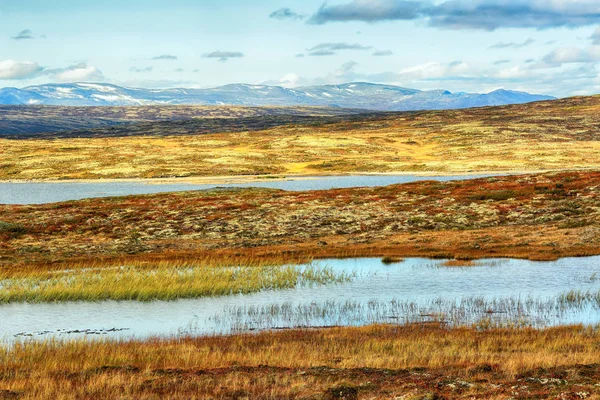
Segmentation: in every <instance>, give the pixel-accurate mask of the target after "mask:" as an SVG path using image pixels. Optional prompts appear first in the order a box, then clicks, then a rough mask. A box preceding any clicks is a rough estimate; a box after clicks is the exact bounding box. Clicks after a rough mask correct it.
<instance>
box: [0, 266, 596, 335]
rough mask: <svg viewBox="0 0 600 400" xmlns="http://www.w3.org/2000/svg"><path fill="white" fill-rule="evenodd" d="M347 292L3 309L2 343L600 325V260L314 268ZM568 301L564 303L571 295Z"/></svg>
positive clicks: (331, 288)
mask: <svg viewBox="0 0 600 400" xmlns="http://www.w3.org/2000/svg"><path fill="white" fill-rule="evenodd" d="M316 263H318V264H322V265H327V266H329V267H331V268H333V269H334V270H336V271H343V272H347V273H354V274H355V276H354V278H353V279H352V280H351V281H350V282H347V283H343V284H335V285H328V286H311V287H307V286H305V287H297V288H295V289H288V290H277V291H263V292H260V293H254V294H249V295H233V296H224V297H215V298H201V299H193V300H178V301H172V302H165V301H155V302H148V303H139V302H114V301H108V302H96V303H93V302H91V303H86V302H73V303H56V304H8V305H2V306H0V321H2V323H1V324H0V338H3V340H4V341H8V342H14V341H15V340H22V339H35V340H44V339H49V338H77V337H88V338H97V337H100V338H138V339H143V338H147V337H152V336H162V337H172V336H176V335H182V334H183V335H192V336H195V335H197V336H201V335H212V334H229V333H237V332H253V331H259V330H265V329H285V328H293V327H322V326H338V325H344V326H348V325H352V326H358V325H367V324H372V323H392V324H403V323H407V322H417V323H430V322H432V321H437V322H440V321H441V322H443V323H446V324H450V325H462V324H474V323H477V324H480V325H483V326H486V325H487V326H489V325H490V324H491V325H494V324H496V325H502V326H505V325H515V324H517V325H527V326H537V327H541V326H552V325H563V324H580V323H581V324H588V325H595V324H599V323H600V296H598V293H599V292H600V257H585V258H565V259H561V260H558V261H554V262H533V261H527V260H513V259H490V260H481V261H476V262H475V263H474V265H473V266H469V267H448V266H445V260H429V259H421V258H411V259H406V260H404V261H403V262H400V263H396V264H390V265H386V264H383V263H382V262H381V260H380V259H376V258H364V259H344V260H340V259H330V260H320V261H316ZM570 291H572V292H571V294H570V295H565V294H566V293H568V292H570Z"/></svg>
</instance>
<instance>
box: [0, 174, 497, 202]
mask: <svg viewBox="0 0 600 400" xmlns="http://www.w3.org/2000/svg"><path fill="white" fill-rule="evenodd" d="M487 176H493V175H444V176H441V175H440V176H418V175H349V176H327V177H302V178H288V179H281V180H280V179H270V180H257V181H252V182H246V183H222V184H194V183H160V181H158V182H159V183H153V182H151V181H108V182H102V181H98V182H1V183H0V204H43V203H56V202H60V201H70V200H81V199H87V198H94V197H113V196H128V195H140V194H153V193H166V192H183V191H188V190H206V189H212V188H215V187H225V188H227V187H262V188H272V189H282V190H292V191H305V190H326V189H334V188H349V187H361V186H370V187H373V186H388V185H393V184H399V183H409V182H416V181H423V180H437V181H450V180H466V179H475V178H483V177H487Z"/></svg>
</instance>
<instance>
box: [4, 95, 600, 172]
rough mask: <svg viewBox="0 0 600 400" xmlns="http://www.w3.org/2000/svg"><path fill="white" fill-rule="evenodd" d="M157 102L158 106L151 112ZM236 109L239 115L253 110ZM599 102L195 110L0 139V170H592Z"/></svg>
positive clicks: (599, 149) (597, 150) (598, 150)
mask: <svg viewBox="0 0 600 400" xmlns="http://www.w3.org/2000/svg"><path fill="white" fill-rule="evenodd" d="M34 110H37V111H36V112H40V110H42V111H43V110H45V108H40V109H38V108H35V109H34ZM130 110H132V109H131V108H123V109H116V111H113V114H115V113H116V114H117V115H119V113H125V114H126V113H128V112H130ZM133 110H134V111H131V112H135V110H136V109H135V108H133ZM141 110H144V108H142V109H138V111H139V112H141ZM161 110H162V109H161V108H160V107H158V108H154V111H153V113H152V117H151V118H157V117H156V115H157V114H161V112H162V111H161ZM166 110H167V111H165V112H166V113H168V110H169V109H168V108H167V109H166ZM226 110H227V109H226ZM241 110H242V111H240V113H242V116H244V117H246V116H247V115H246V114H244V113H245V112H251V115H253V114H252V112H254V111H252V110H249V111H247V110H246V111H244V110H245V109H241ZM316 110H318V109H316ZM221 111H223V110H221ZM599 111H600V97H599V96H595V97H575V98H569V99H564V100H556V101H548V102H538V103H532V104H526V105H513V106H504V107H493V108H477V109H468V110H451V111H427V112H411V113H388V114H377V115H353V116H320V117H314V116H311V117H306V116H297V117H287V116H272V117H266V118H262V117H256V116H254V117H250V118H249V119H244V118H241V119H240V118H231V117H227V118H212V119H211V118H204V119H200V118H195V119H187V120H180V121H172V120H171V121H166V122H159V123H148V122H145V123H142V124H141V125H140V124H132V125H119V126H116V127H111V128H98V129H91V130H89V129H87V130H83V131H81V130H80V131H70V132H69V131H61V132H55V133H50V134H43V135H41V136H39V137H37V138H36V135H33V137H32V138H30V139H28V140H10V139H0V160H1V161H0V179H4V180H9V179H10V180H43V179H98V178H159V177H162V178H164V177H199V176H204V177H206V176H227V175H264V174H269V175H274V174H276V175H277V174H278V175H288V176H289V175H296V174H310V175H328V174H344V173H365V172H411V173H414V172H437V173H464V172H473V171H496V172H510V171H540V170H560V169H563V168H564V167H565V166H568V167H569V169H594V168H599V167H600V166H599V163H598V160H600V141H598V137H597V132H598V128H599V126H600V112H599ZM315 112H317V111H315ZM323 112H329V111H323ZM217 114H219V111H217ZM219 115H220V114H219ZM111 118H112V117H111ZM136 118H137V117H136ZM294 118H296V122H297V123H295V122H294ZM286 119H287V122H286ZM303 119H304V120H303ZM265 121H266V122H265ZM269 121H271V122H269ZM269 124H271V125H269ZM269 126H271V127H270V128H269ZM273 126H274V127H273ZM208 133H210V134H208ZM13 137H16V136H13ZM52 138H54V139H53V140H49V139H52Z"/></svg>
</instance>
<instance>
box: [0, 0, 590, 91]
mask: <svg viewBox="0 0 600 400" xmlns="http://www.w3.org/2000/svg"><path fill="white" fill-rule="evenodd" d="M599 27H600V1H598V0H468V1H467V0H438V1H421V0H410V1H405V0H329V1H328V2H326V3H324V2H323V1H322V0H302V1H298V0H296V1H293V0H269V1H267V0H253V1H248V0H210V1H209V0H169V1H164V0H102V1H89V0H52V1H49V0H0V87H19V88H22V87H27V86H30V85H37V84H43V83H70V82H107V83H113V84H117V85H122V86H132V87H145V88H167V87H193V88H206V87H216V86H220V85H225V84H230V83H249V84H270V85H280V86H285V87H298V86H310V85H321V84H340V83H346V82H354V81H361V82H373V83H382V84H392V85H398V86H404V87H409V88H415V89H421V90H431V89H445V90H450V91H453V92H480V93H481V92H489V91H492V90H495V89H499V88H504V89H510V90H522V91H527V92H530V93H540V94H548V95H554V96H557V97H565V96H572V95H582V94H595V93H600V76H599V74H598V63H600V28H599Z"/></svg>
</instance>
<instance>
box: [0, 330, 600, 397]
mask: <svg viewBox="0 0 600 400" xmlns="http://www.w3.org/2000/svg"><path fill="white" fill-rule="evenodd" d="M598 343H600V331H599V330H598V328H583V327H577V326H574V327H560V328H552V329H543V330H535V329H494V330H485V331H478V330H475V329H468V328H457V329H441V328H436V327H425V328H424V327H421V326H406V327H391V326H370V327H363V328H334V329H328V330H293V331H284V332H276V333H274V332H263V333H260V334H257V335H239V336H223V337H206V338H179V339H172V340H159V339H155V340H148V341H143V342H137V341H132V342H111V341H107V342H102V341H99V342H85V341H73V342H56V341H52V342H47V343H39V342H31V343H24V344H17V345H15V346H14V347H12V348H2V347H0V389H4V390H8V391H10V392H11V393H7V394H8V395H10V394H14V396H13V397H12V398H24V399H71V398H72V399H100V398H102V399H117V398H118V399H144V398H148V399H163V398H169V399H198V398H202V399H233V398H244V397H240V395H239V393H242V392H239V391H240V390H244V391H246V392H247V395H246V396H245V398H252V399H273V398H279V399H294V398H295V399H300V398H307V399H308V398H315V399H322V398H328V397H318V396H314V395H315V394H319V393H322V392H324V391H325V390H327V389H328V388H330V387H333V386H335V385H339V384H340V383H341V382H344V381H346V380H348V383H352V384H353V385H356V386H359V385H362V384H364V383H365V382H368V383H369V386H361V387H363V390H365V391H366V393H364V394H363V395H361V396H360V398H378V399H379V398H381V399H390V398H392V399H393V398H400V395H402V393H415V390H420V391H421V392H417V393H419V394H420V396H418V397H416V396H415V397H413V398H414V399H424V398H435V397H425V393H423V392H426V391H427V390H430V391H431V390H432V389H434V391H436V392H437V391H439V390H446V391H449V392H448V395H447V396H444V398H472V397H474V398H479V399H483V398H488V399H489V398H496V399H506V398H509V397H511V398H553V399H557V398H568V399H576V398H586V397H575V396H570V397H568V396H567V397H564V396H559V395H560V393H561V392H564V391H566V390H568V389H569V388H571V386H568V385H573V386H572V388H573V389H574V391H577V392H581V391H583V390H584V387H582V386H580V385H586V386H587V387H586V389H585V390H587V391H588V392H590V391H592V390H593V391H597V390H598V389H597V387H595V386H594V385H595V384H596V383H597V382H598V380H597V379H598V377H600V374H599V373H598V368H597V364H598V363H600V352H599V351H598ZM585 365H589V366H590V368H588V369H585V368H584V366H585ZM578 366H579V367H578ZM287 368H291V369H290V370H287ZM578 368H579V369H578ZM403 369H408V370H403ZM571 371H572V373H571ZM578 371H582V372H583V374H581V375H580V374H579V373H578ZM458 378H460V380H461V381H466V382H467V383H468V385H467V386H464V387H463V388H462V389H461V391H460V392H459V393H456V392H454V391H452V389H451V388H450V387H449V386H447V385H446V384H447V383H454V382H455V380H457V379H458ZM529 378H531V379H529ZM540 378H541V379H545V381H546V382H548V383H551V385H546V386H542V384H536V383H535V382H544V381H543V380H540V381H538V379H540ZM549 378H560V379H554V380H553V381H550V380H549ZM492 383H493V384H494V385H493V386H491V385H490V384H492ZM461 385H462V384H460V383H459V386H461ZM515 385H518V387H522V386H524V385H525V386H526V387H527V392H525V393H523V396H512V394H513V393H514V390H517V389H514V388H513V389H511V387H513V386H514V387H515V388H516V387H517V386H515ZM384 390H388V392H385V393H384ZM389 390H393V393H392V395H390V393H389ZM509 390H510V392H509ZM534 390H538V391H540V392H541V394H540V396H537V395H536V392H532V391H534ZM549 390H554V391H558V392H556V393H555V392H551V393H549ZM235 393H237V397H236V396H234V394H235ZM478 393H480V395H476V394H478ZM361 394H362V393H361ZM490 394H493V395H490ZM394 395H396V396H397V397H395V396H394ZM467 395H469V396H467ZM550 395H552V396H550ZM18 396H21V397H18ZM310 396H313V397H310ZM1 397H2V396H1V393H0V398H1ZM438 398H441V397H438ZM587 398H597V397H592V396H590V397H587Z"/></svg>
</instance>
